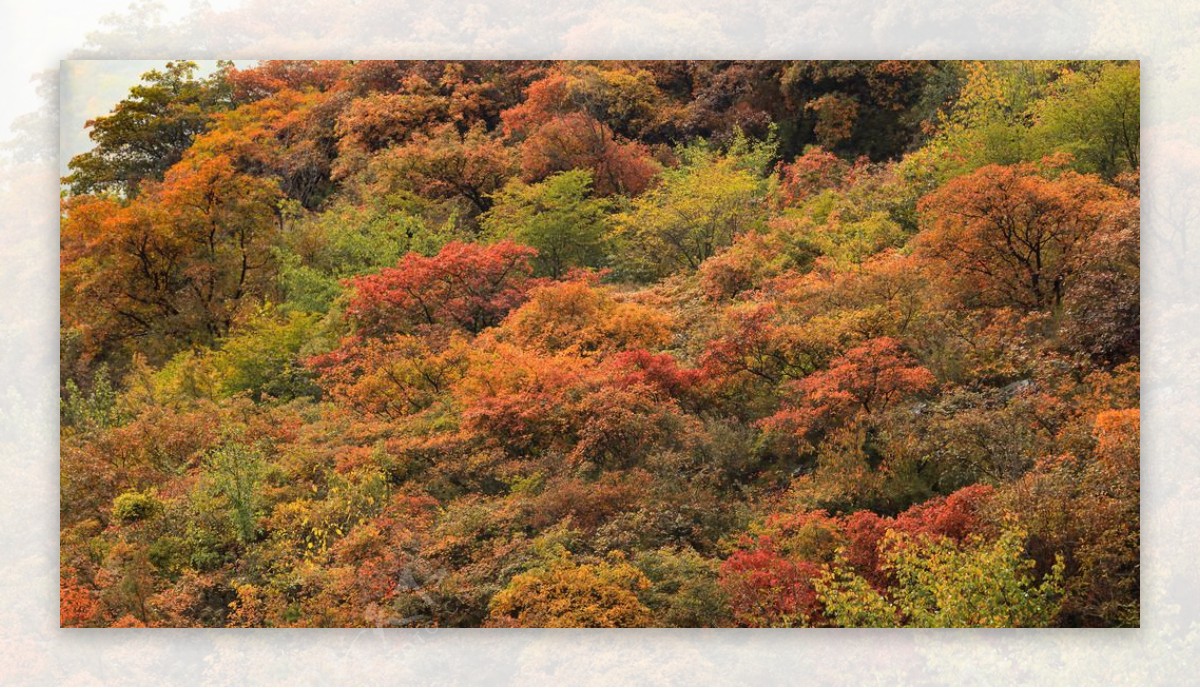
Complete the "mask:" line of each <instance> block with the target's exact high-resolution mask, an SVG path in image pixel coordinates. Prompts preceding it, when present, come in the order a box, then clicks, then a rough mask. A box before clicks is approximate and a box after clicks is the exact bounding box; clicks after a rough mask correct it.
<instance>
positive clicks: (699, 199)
mask: <svg viewBox="0 0 1200 688" xmlns="http://www.w3.org/2000/svg"><path fill="white" fill-rule="evenodd" d="M1138 108H1139V71H1138V65H1137V63H1135V62H1084V61H1061V62H958V61H953V62H920V61H877V62H876V61H872V62H866V61H851V62H812V61H804V62H631V61H621V62H487V61H481V62H391V61H363V62H321V61H286V62H264V63H261V64H259V65H258V66H255V67H253V68H247V69H238V68H235V67H234V66H233V65H231V64H224V65H222V67H221V69H219V70H218V71H217V72H216V73H214V74H212V75H210V76H205V77H201V76H199V72H198V69H197V68H196V66H195V65H194V64H191V63H186V62H176V63H169V64H167V65H166V66H165V67H164V68H162V69H159V70H155V71H151V72H149V73H147V74H146V75H144V77H143V80H142V82H141V83H140V84H138V85H137V86H135V87H134V88H132V89H131V90H130V92H129V94H128V96H127V97H126V98H125V99H124V100H123V101H121V102H120V103H119V104H118V105H117V106H116V107H115V108H114V109H113V110H112V111H111V113H110V114H108V115H106V116H103V117H100V118H98V119H97V120H95V121H93V122H91V123H90V126H91V130H90V132H91V137H92V139H93V140H94V142H95V147H94V148H93V149H92V150H91V151H89V152H87V153H84V154H82V155H79V156H77V157H75V158H74V159H73V160H72V161H71V164H70V169H71V174H70V175H69V176H68V177H66V178H64V180H63V184H64V193H63V201H62V235H61V249H62V260H61V269H62V273H61V310H62V312H61V317H62V348H61V364H62V365H61V371H62V372H61V375H62V379H61V386H62V410H61V421H62V455H61V564H60V566H61V622H62V624H63V625H64V626H249V627H261V626H399V627H404V626H492V627H511V626H601V627H613V626H618V627H630V626H682V627H697V626H700V627H724V626H1136V625H1138V619H1139V598H1138V595H1139V567H1138V562H1139V539H1138V535H1139V521H1138V518H1139V516H1138V515H1139V507H1138V484H1139V483H1138V468H1139V451H1138V449H1139V411H1138V408H1139V399H1138V387H1139V367H1138V355H1139V289H1138V284H1139V254H1138V245H1139V203H1138V193H1139V192H1138V187H1139V143H1138V142H1139V109H1138Z"/></svg>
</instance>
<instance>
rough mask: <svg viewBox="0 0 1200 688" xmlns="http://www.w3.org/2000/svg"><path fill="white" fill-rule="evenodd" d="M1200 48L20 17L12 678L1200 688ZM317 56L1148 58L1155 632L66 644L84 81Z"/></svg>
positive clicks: (831, 7)
mask: <svg viewBox="0 0 1200 688" xmlns="http://www.w3.org/2000/svg"><path fill="white" fill-rule="evenodd" d="M1198 29H1200V3H1196V2H1190V1H1175V2H1170V1H1164V2H1157V3H1153V4H1151V3H1140V2H1118V1H1116V0H993V1H992V2H988V3H968V2H963V1H962V0H941V1H935V0H879V1H875V2H868V1H867V0H809V1H808V2H804V3H799V2H780V1H775V2H769V1H766V0H748V1H746V2H739V3H733V2H715V1H711V0H693V1H691V2H682V1H678V0H657V1H653V0H644V1H643V2H632V1H620V0H610V1H603V0H601V1H598V2H580V1H578V0H560V1H558V2H550V1H548V0H507V1H505V2H492V3H489V4H484V3H470V2H463V1H461V0H453V1H450V2H439V3H433V2H429V1H428V0H408V1H401V2H389V1H385V0H217V1H216V2H207V3H205V2H200V3H196V2H186V1H185V2H179V3H171V4H170V5H168V4H166V3H157V2H151V1H145V0H139V1H138V2H134V3H133V4H131V5H126V4H125V3H123V2H117V1H114V0H87V1H86V2H67V1H66V0H43V1H42V2H29V1H23V0H0V56H2V58H3V62H4V68H3V69H2V70H0V94H2V95H0V141H2V142H3V143H0V495H2V496H0V683H5V684H9V683H15V684H108V683H118V684H266V685H273V684H288V685H308V684H324V685H328V684H359V685H373V684H448V685H453V684H490V685H495V684H510V683H517V684H613V683H639V684H676V683H682V684H702V683H703V684H710V683H711V684H756V685H769V684H791V685H797V684H799V685H803V684H828V683H833V684H851V685H853V684H886V685H892V684H1042V685H1044V684H1135V685H1136V684H1176V685H1178V684H1195V683H1196V682H1197V681H1200V527H1198V524H1200V453H1198V451H1197V447H1198V443H1197V439H1196V436H1197V430H1198V429H1200V413H1198V411H1200V260H1198V258H1200V253H1198V252H1200V246H1197V245H1196V244H1197V242H1198V241H1200V236H1198V235H1197V231H1196V229H1195V228H1194V227H1193V225H1195V224H1196V223H1197V222H1198V221H1200V203H1198V201H1200V115H1198V114H1197V113H1200V41H1197V40H1196V37H1197V36H1198V35H1200V32H1198ZM316 57H329V58H334V57H338V58H370V57H375V58H399V57H404V58H451V57H454V58H467V57H489V58H504V57H508V58H516V57H552V58H599V57H610V58H624V57H641V58H655V57H657V58H683V57H688V58H701V57H709V58H716V57H739V58H950V57H990V58H1017V57H1025V58H1030V57H1044V58H1064V57H1093V58H1140V59H1141V60H1142V75H1143V89H1142V98H1143V105H1142V117H1143V121H1142V127H1143V139H1144V141H1143V148H1142V154H1143V169H1142V190H1143V191H1142V192H1143V220H1144V222H1143V241H1142V261H1143V268H1144V269H1143V271H1142V290H1143V291H1142V294H1143V300H1142V314H1143V323H1142V336H1143V347H1142V350H1143V366H1142V371H1143V388H1142V397H1143V398H1142V406H1143V420H1142V432H1143V452H1142V457H1143V460H1142V480H1143V481H1142V498H1143V508H1142V512H1143V520H1142V524H1143V525H1142V528H1143V530H1142V534H1143V551H1142V564H1143V585H1142V594H1143V614H1142V623H1143V627H1142V628H1141V629H1140V630H1041V631H1021V630H1008V631H982V630H980V631H927V632H917V631H866V630H862V631H845V630H803V631H801V630H797V631H771V630H753V631H751V630H720V631H716V630H713V631H665V630H627V631H549V630H543V631H539V630H387V631H383V630H363V631H355V630H344V631H335V630H330V631H281V630H279V631H267V630H263V631H233V630H231V631H192V630H186V631H185V630H134V629H128V630H60V629H59V628H58V577H57V575H56V573H57V567H58V517H57V508H56V507H57V503H58V412H57V404H58V401H57V380H58V374H57V365H58V308H57V304H58V291H57V284H58V260H57V256H58V230H57V217H58V180H57V177H58V174H59V170H60V169H61V166H60V163H59V161H58V159H57V149H58V142H59V129H58V119H59V118H58V112H59V110H58V108H59V98H58V96H59V93H58V83H59V82H58V72H57V69H58V65H59V60H62V59H89V58H90V59H105V60H124V59H148V60H166V59H171V58H188V59H215V58H238V59H246V60H253V59H258V58H316ZM95 66H98V65H93V67H95ZM104 71H105V70H96V69H92V70H91V71H90V72H87V73H85V74H84V75H83V76H81V77H79V78H81V79H84V80H85V82H86V85H87V87H88V89H90V90H89V91H88V92H89V93H103V92H104V85H103V84H99V83H96V82H94V81H93V80H94V79H101V78H103V72H104ZM139 71H141V69H140V67H138V68H135V69H133V70H132V72H133V73H134V74H135V75H136V73H137V72H139ZM98 72H100V74H98ZM31 78H32V79H33V80H32V81H31ZM112 78H113V79H114V80H118V79H117V78H116V76H113V77H112ZM78 93H80V91H77V90H75V89H69V90H64V93H63V95H64V96H65V98H64V105H65V106H66V107H67V108H69V109H70V110H71V111H72V112H78V111H81V110H80V109H81V108H85V107H87V105H86V102H81V101H80V100H79V99H78V98H75V95H77V94H78ZM84 100H85V101H86V99H84ZM67 121H71V120H69V118H64V122H67ZM73 126H78V124H77V123H76V125H73ZM78 134H79V132H78V131H66V132H64V133H63V136H64V137H67V138H68V139H70V137H72V136H74V137H75V138H76V140H78Z"/></svg>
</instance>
